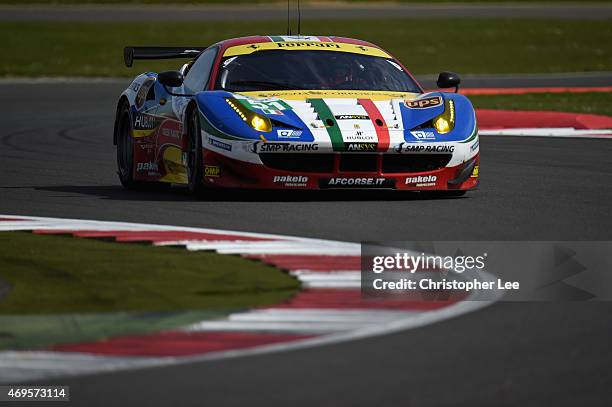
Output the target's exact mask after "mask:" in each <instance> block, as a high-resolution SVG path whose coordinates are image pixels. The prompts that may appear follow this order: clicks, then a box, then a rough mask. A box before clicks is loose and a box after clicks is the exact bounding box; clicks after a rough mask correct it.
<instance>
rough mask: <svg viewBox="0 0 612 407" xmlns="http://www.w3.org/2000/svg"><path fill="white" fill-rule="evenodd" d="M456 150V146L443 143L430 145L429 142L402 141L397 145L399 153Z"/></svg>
mask: <svg viewBox="0 0 612 407" xmlns="http://www.w3.org/2000/svg"><path fill="white" fill-rule="evenodd" d="M454 151H455V146H449V145H446V144H443V145H428V144H412V143H400V144H399V145H398V146H397V147H395V152H397V153H433V154H435V153H440V154H444V153H452V152H454Z"/></svg>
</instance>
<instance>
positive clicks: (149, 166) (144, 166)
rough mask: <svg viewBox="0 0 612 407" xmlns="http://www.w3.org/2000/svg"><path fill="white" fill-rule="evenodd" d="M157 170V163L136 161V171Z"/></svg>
mask: <svg viewBox="0 0 612 407" xmlns="http://www.w3.org/2000/svg"><path fill="white" fill-rule="evenodd" d="M158 170H159V166H158V165H157V163H152V162H148V163H138V164H136V171H138V172H141V171H158Z"/></svg>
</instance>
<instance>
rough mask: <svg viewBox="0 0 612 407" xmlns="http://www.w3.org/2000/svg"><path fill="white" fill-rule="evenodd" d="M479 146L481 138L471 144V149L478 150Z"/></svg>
mask: <svg viewBox="0 0 612 407" xmlns="http://www.w3.org/2000/svg"><path fill="white" fill-rule="evenodd" d="M478 146H480V140H476V142H475V143H474V144H472V145H471V146H470V150H471V151H476V150H477V149H478Z"/></svg>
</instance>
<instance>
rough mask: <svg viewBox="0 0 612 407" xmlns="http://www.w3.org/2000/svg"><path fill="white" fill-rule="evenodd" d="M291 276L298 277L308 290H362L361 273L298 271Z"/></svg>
mask: <svg viewBox="0 0 612 407" xmlns="http://www.w3.org/2000/svg"><path fill="white" fill-rule="evenodd" d="M289 274H291V275H293V276H295V277H297V279H298V280H300V282H301V283H302V285H304V286H305V287H307V288H360V287H361V272H359V271H341V272H335V271H332V272H325V273H317V272H307V271H298V272H294V271H292V272H290V273H289Z"/></svg>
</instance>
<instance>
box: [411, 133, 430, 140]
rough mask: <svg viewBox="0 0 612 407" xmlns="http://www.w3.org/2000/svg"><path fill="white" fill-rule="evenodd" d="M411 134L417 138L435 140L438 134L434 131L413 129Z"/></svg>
mask: <svg viewBox="0 0 612 407" xmlns="http://www.w3.org/2000/svg"><path fill="white" fill-rule="evenodd" d="M410 134H412V136H413V137H414V138H415V139H417V140H435V139H436V135H435V134H434V132H433V131H411V132H410Z"/></svg>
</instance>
